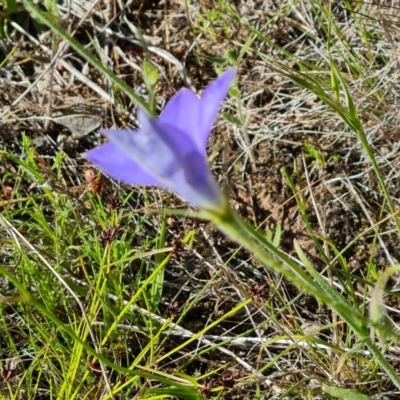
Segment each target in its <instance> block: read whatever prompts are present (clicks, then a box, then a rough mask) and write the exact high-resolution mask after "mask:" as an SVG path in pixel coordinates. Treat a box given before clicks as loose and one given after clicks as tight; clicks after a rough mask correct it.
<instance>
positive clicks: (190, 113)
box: [160, 88, 206, 152]
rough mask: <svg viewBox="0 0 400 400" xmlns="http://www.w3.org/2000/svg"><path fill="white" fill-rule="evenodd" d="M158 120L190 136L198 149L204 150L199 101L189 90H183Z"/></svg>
mask: <svg viewBox="0 0 400 400" xmlns="http://www.w3.org/2000/svg"><path fill="white" fill-rule="evenodd" d="M160 120H161V121H162V122H165V123H166V124H168V125H171V126H176V127H177V128H178V129H179V130H181V131H183V132H186V133H187V134H190V137H191V138H192V140H193V141H194V142H195V143H196V144H197V145H198V146H199V149H200V150H202V151H204V152H205V150H206V147H205V144H204V140H202V135H201V133H200V126H201V125H200V124H201V122H200V99H199V98H198V97H197V96H196V94H195V93H193V92H192V91H191V90H189V89H186V88H183V89H181V90H179V92H178V93H176V94H175V96H173V97H172V98H171V100H170V101H169V102H168V104H167V105H166V106H165V108H164V110H163V112H162V113H161V116H160Z"/></svg>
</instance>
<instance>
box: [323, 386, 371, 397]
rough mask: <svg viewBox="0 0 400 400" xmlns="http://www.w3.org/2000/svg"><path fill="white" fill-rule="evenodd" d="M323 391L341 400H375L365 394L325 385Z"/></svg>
mask: <svg viewBox="0 0 400 400" xmlns="http://www.w3.org/2000/svg"><path fill="white" fill-rule="evenodd" d="M322 390H323V391H324V392H325V393H328V394H330V395H331V396H333V397H335V398H337V399H340V400H373V399H372V397H369V396H366V395H365V394H361V393H357V392H353V391H352V390H349V389H342V388H338V387H334V386H328V385H323V386H322Z"/></svg>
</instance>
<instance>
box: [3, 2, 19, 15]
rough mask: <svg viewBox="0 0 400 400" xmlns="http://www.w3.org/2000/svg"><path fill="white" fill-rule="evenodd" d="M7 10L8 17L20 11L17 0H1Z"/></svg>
mask: <svg viewBox="0 0 400 400" xmlns="http://www.w3.org/2000/svg"><path fill="white" fill-rule="evenodd" d="M1 2H2V3H3V4H4V6H5V7H6V9H7V15H10V14H14V13H16V12H17V11H18V4H17V1H16V0H1Z"/></svg>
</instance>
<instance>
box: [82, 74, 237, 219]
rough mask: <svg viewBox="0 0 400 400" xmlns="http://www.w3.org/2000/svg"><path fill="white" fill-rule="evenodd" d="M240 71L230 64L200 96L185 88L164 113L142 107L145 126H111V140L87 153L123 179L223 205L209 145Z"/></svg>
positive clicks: (210, 206) (202, 203)
mask: <svg viewBox="0 0 400 400" xmlns="http://www.w3.org/2000/svg"><path fill="white" fill-rule="evenodd" d="M235 71H236V70H235V68H231V69H229V70H227V71H226V72H225V73H224V74H222V75H221V76H220V77H219V78H218V79H217V80H216V81H214V82H212V83H211V84H210V85H209V86H207V88H206V89H205V90H204V92H203V95H202V97H201V98H200V99H199V98H198V97H197V96H196V94H195V93H193V92H192V91H190V90H188V89H181V90H180V91H179V92H178V93H177V94H176V95H175V96H174V97H173V98H172V99H171V100H170V101H169V103H168V104H167V106H166V107H165V109H164V111H163V112H162V114H161V116H160V118H152V117H150V116H148V115H147V114H146V113H145V112H144V111H143V110H142V109H141V108H139V109H138V121H139V123H140V126H141V127H140V129H139V130H137V131H136V130H128V129H108V130H106V131H104V132H103V134H104V136H106V137H107V139H108V140H109V142H108V143H105V144H103V145H101V146H100V147H97V148H95V149H93V150H90V151H89V152H87V153H86V154H85V157H86V158H87V159H88V160H89V161H91V162H92V163H93V164H95V165H96V166H97V167H98V168H100V169H101V170H102V171H104V172H105V173H106V174H107V175H110V176H111V177H113V178H115V179H119V180H120V181H122V182H125V183H129V184H134V185H148V186H160V187H165V188H168V189H170V190H172V191H174V192H175V193H177V194H178V195H180V196H181V197H183V198H184V199H186V200H187V201H189V202H190V203H191V204H193V205H194V206H198V207H201V208H204V209H206V210H209V211H218V210H221V209H222V208H223V207H225V199H224V196H223V195H222V193H221V191H220V190H219V188H218V186H217V184H216V182H215V180H214V179H213V177H212V175H211V172H210V170H209V168H208V166H207V159H206V145H207V139H208V136H209V134H210V131H211V128H212V125H213V123H214V120H215V118H216V117H217V114H218V111H219V109H220V107H221V103H222V101H223V100H224V98H225V97H226V95H227V93H228V90H229V87H230V84H231V82H232V79H233V77H234V75H235Z"/></svg>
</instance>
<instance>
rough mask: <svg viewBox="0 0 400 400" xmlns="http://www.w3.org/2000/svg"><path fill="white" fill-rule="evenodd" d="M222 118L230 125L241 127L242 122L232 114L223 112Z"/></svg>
mask: <svg viewBox="0 0 400 400" xmlns="http://www.w3.org/2000/svg"><path fill="white" fill-rule="evenodd" d="M222 116H223V118H225V119H226V120H227V121H228V122H230V123H231V124H234V125H237V126H243V123H242V121H241V120H240V119H239V118H237V117H235V116H233V115H232V114H229V113H225V112H224V113H222Z"/></svg>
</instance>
